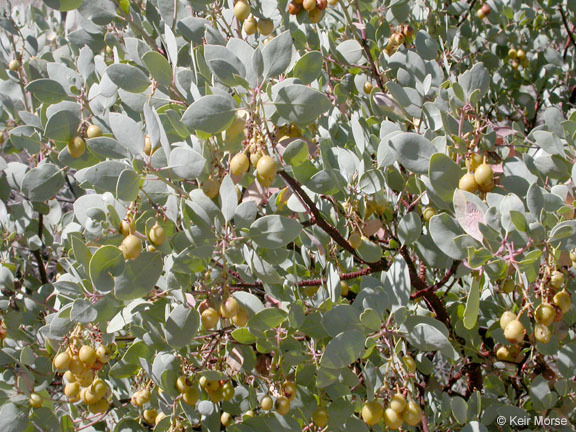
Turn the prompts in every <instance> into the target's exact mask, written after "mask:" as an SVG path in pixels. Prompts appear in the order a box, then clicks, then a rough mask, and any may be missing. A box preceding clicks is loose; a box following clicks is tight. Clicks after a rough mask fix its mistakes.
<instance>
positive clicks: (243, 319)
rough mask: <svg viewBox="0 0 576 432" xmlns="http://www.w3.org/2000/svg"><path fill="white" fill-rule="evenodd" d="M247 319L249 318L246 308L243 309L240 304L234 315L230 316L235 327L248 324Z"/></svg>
mask: <svg viewBox="0 0 576 432" xmlns="http://www.w3.org/2000/svg"><path fill="white" fill-rule="evenodd" d="M249 320H250V314H249V313H248V311H247V310H246V309H244V308H243V307H241V306H240V307H239V308H238V312H237V313H236V315H234V316H233V317H232V323H233V324H234V325H235V326H236V327H244V326H245V325H246V324H248V321H249Z"/></svg>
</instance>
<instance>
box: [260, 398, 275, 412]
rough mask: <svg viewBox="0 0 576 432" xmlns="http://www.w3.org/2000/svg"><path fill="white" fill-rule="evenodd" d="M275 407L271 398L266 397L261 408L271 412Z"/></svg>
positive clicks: (261, 402) (261, 403)
mask: <svg viewBox="0 0 576 432" xmlns="http://www.w3.org/2000/svg"><path fill="white" fill-rule="evenodd" d="M273 405H274V402H273V401H272V398H271V397H270V396H264V397H263V398H262V400H261V401H260V408H262V409H263V410H264V411H270V410H271V409H272V406H273Z"/></svg>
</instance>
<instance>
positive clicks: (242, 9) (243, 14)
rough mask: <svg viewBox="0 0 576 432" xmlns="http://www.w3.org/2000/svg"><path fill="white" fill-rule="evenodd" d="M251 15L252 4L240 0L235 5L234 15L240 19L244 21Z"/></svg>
mask: <svg viewBox="0 0 576 432" xmlns="http://www.w3.org/2000/svg"><path fill="white" fill-rule="evenodd" d="M248 15H250V5H249V4H248V3H247V2H246V1H244V0H238V1H237V2H236V4H235V5H234V16H235V17H236V19H237V20H238V21H244V20H245V19H246V18H248Z"/></svg>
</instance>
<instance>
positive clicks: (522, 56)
mask: <svg viewBox="0 0 576 432" xmlns="http://www.w3.org/2000/svg"><path fill="white" fill-rule="evenodd" d="M516 58H517V59H518V60H520V61H522V60H524V59H525V58H526V51H524V50H523V49H519V50H518V51H517V53H516Z"/></svg>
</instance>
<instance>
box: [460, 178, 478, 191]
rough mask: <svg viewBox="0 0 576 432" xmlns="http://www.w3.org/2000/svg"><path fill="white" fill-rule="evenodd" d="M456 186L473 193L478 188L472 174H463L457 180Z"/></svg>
mask: <svg viewBox="0 0 576 432" xmlns="http://www.w3.org/2000/svg"><path fill="white" fill-rule="evenodd" d="M458 188H459V189H462V190H464V191H466V192H470V193H474V192H476V191H477V190H478V183H476V180H475V179H474V174H471V173H467V174H464V175H463V176H462V177H461V178H460V181H459V182H458Z"/></svg>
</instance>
